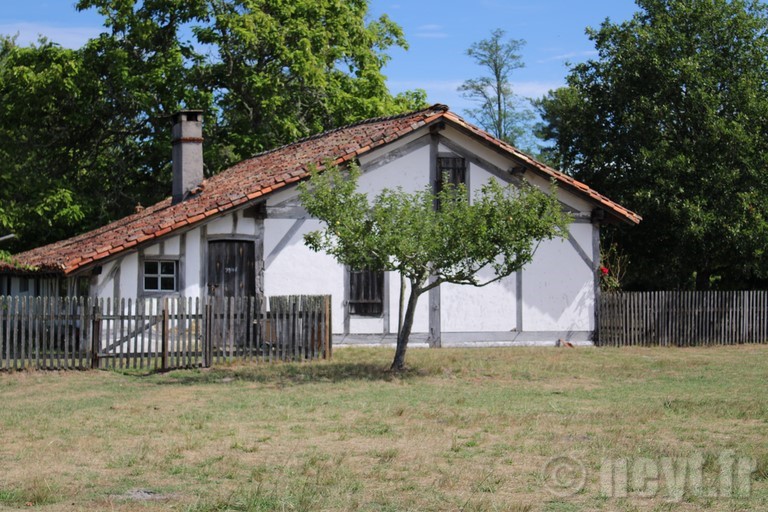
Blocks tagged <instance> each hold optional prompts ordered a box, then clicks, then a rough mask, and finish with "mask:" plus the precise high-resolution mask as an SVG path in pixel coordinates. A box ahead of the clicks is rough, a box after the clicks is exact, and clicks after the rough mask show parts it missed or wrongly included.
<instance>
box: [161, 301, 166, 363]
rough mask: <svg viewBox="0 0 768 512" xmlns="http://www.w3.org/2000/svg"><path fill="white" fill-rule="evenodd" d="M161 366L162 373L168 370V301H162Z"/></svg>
mask: <svg viewBox="0 0 768 512" xmlns="http://www.w3.org/2000/svg"><path fill="white" fill-rule="evenodd" d="M161 336H162V339H161V345H162V351H163V355H162V364H161V368H162V370H163V371H166V370H168V299H163V328H162V334H161Z"/></svg>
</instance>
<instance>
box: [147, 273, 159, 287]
mask: <svg viewBox="0 0 768 512" xmlns="http://www.w3.org/2000/svg"><path fill="white" fill-rule="evenodd" d="M144 289H145V290H157V289H159V288H158V286H157V278H156V277H146V276H145V277H144Z"/></svg>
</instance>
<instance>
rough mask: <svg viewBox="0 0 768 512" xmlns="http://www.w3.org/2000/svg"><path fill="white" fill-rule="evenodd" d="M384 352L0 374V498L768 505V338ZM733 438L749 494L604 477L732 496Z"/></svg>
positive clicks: (213, 504)
mask: <svg viewBox="0 0 768 512" xmlns="http://www.w3.org/2000/svg"><path fill="white" fill-rule="evenodd" d="M391 356H392V352H391V351H390V350H384V349H380V350H377V349H343V350H337V351H336V353H335V355H334V360H333V361H332V362H324V363H317V364H303V365H302V364H274V365H255V364H254V365H250V364H232V365H223V366H219V367H217V368H214V369H211V370H199V371H176V372H171V373H168V374H154V375H142V374H139V373H130V372H128V373H114V372H71V373H34V372H29V373H15V374H3V375H0V400H2V403H3V407H2V408H1V409H0V430H1V431H2V433H3V443H2V444H0V467H2V471H0V507H3V506H5V507H11V508H15V507H25V506H26V505H27V504H28V503H31V504H33V505H34V506H36V507H40V508H41V509H44V510H92V509H106V508H110V509H114V510H135V509H137V508H139V509H142V510H165V509H168V508H170V507H171V506H172V507H173V508H174V509H176V510H190V511H200V512H203V511H214V510H244V511H261V510H263V511H267V510H310V511H312V510H350V511H351V510H370V511H395V510H398V511H399V510H434V511H443V510H465V511H493V510H519V511H539V510H541V511H570V510H606V511H608V510H626V511H630V510H649V511H651V510H700V509H703V508H707V509H711V510H722V511H732V510H757V509H766V508H768V476H767V475H768V469H766V468H768V448H766V447H765V434H764V432H765V429H766V426H767V423H768V398H767V397H768V383H767V382H766V380H765V378H764V377H765V375H766V374H768V358H767V357H766V356H768V347H736V348H718V349H685V350H678V349H553V348H549V349H518V348H516V349H466V350H459V349H456V350H453V349H451V350H448V349H443V350H414V351H412V352H411V353H410V355H409V358H410V364H411V368H412V369H411V370H410V371H408V372H406V373H405V374H404V375H393V374H391V373H388V372H386V371H385V369H386V368H387V366H388V363H389V361H390V358H391ZM726 450H732V451H733V453H734V454H735V456H737V457H743V458H751V459H754V462H755V471H754V472H753V473H752V475H751V477H750V479H749V485H750V489H749V491H750V492H749V494H748V495H746V496H727V497H726V496H722V497H721V496H714V497H713V496H707V495H705V493H697V492H694V491H691V489H690V488H686V493H685V494H684V495H682V496H681V497H680V498H679V499H674V500H672V501H671V502H670V496H669V494H668V493H666V491H665V489H666V488H665V487H664V486H665V485H666V482H665V481H664V480H663V479H662V480H661V481H660V483H659V488H660V490H659V492H657V493H656V494H655V495H652V496H648V497H643V496H642V494H643V491H644V490H645V491H647V489H646V488H643V487H638V486H637V485H636V483H634V482H629V483H627V485H626V487H627V492H626V494H627V496H626V497H622V496H620V495H619V496H616V495H613V496H606V495H605V493H604V492H603V490H602V487H601V474H600V471H601V467H602V465H603V464H604V461H605V460H606V459H607V460H622V459H626V460H628V461H629V463H630V466H631V465H632V464H633V463H634V462H636V461H637V460H639V459H641V458H645V459H647V460H650V461H656V462H657V463H661V462H663V459H664V458H675V460H676V461H679V460H684V459H686V458H690V457H694V456H699V455H700V456H701V457H703V460H704V463H703V471H704V473H703V474H704V478H705V481H704V484H705V485H708V486H709V487H708V488H707V489H709V490H711V489H713V488H714V489H719V487H718V486H717V485H718V482H717V478H718V477H719V474H720V473H719V471H720V468H719V466H718V463H719V459H718V457H720V456H721V455H722V453H723V452H725V451H726ZM563 457H568V458H569V460H573V461H576V462H577V463H578V464H580V465H581V467H582V468H583V470H584V478H585V479H584V484H583V486H581V488H580V489H579V490H578V492H575V493H573V494H568V495H563V496H559V495H557V494H554V493H553V492H551V490H550V487H551V482H550V481H549V480H548V479H547V478H546V475H545V474H544V473H543V470H544V469H545V468H547V467H548V466H547V465H548V464H552V461H558V460H560V459H562V458H563ZM630 472H631V467H630ZM630 476H631V475H630ZM645 494H647V493H645Z"/></svg>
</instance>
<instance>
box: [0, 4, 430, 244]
mask: <svg viewBox="0 0 768 512" xmlns="http://www.w3.org/2000/svg"><path fill="white" fill-rule="evenodd" d="M77 8H78V9H95V10H97V11H98V12H99V13H100V14H102V15H103V16H104V31H103V32H102V33H101V34H100V35H99V36H98V37H96V38H94V39H92V40H90V41H88V42H87V44H86V45H85V46H84V47H83V48H80V49H76V50H68V49H63V48H60V47H59V46H57V45H55V44H52V43H50V42H48V41H44V40H43V41H40V42H39V43H38V44H36V45H32V46H28V47H21V46H18V45H17V44H16V43H15V41H14V40H13V38H9V37H2V38H0V110H2V115H0V185H1V187H0V188H1V190H0V231H3V232H6V231H9V232H14V233H16V234H17V238H15V239H14V240H12V241H10V243H8V246H7V248H8V249H10V250H12V251H14V252H15V251H19V250H23V249H27V248H30V247H34V246H37V245H40V244H43V243H46V242H51V241H54V240H57V239H60V238H63V237H66V236H70V235H73V234H75V233H77V232H82V231H86V230H88V229H91V228H93V227H96V226H99V225H103V224H104V223H105V222H107V221H110V220H113V219H115V218H119V217H121V216H123V215H125V214H127V213H130V212H131V211H132V209H133V207H134V206H135V205H136V204H138V203H142V204H145V205H146V204H151V203H154V202H156V201H158V200H160V199H162V198H163V197H166V196H167V195H169V192H170V117H171V115H172V114H173V113H174V112H175V111H176V110H178V109H179V108H185V107H186V108H201V109H203V110H205V112H206V116H207V117H206V134H205V135H206V144H205V161H206V166H207V168H206V172H207V173H208V174H209V175H210V174H215V173H217V172H219V171H220V170H222V169H224V168H226V167H227V166H229V165H231V164H232V163H234V162H237V161H239V160H241V159H243V158H247V157H249V156H251V155H253V154H255V153H257V152H260V151H263V150H266V149H270V148H272V147H275V146H278V145H281V144H285V143H287V142H290V141H293V140H295V139H297V138H300V137H303V136H308V135H311V134H313V133H317V132H320V131H323V130H326V129H330V128H334V127H336V126H339V125H342V124H347V123H350V122H353V121H356V120H360V119H364V118H368V117H374V116H379V115H388V114H394V113H398V112H402V111H405V110H411V109H415V108H419V107H421V106H423V105H424V103H425V94H424V93H423V91H411V92H409V93H405V94H402V95H398V96H396V97H395V96H393V95H391V94H390V93H389V91H388V90H387V88H386V84H385V77H384V76H383V74H382V72H381V70H382V67H383V65H384V64H385V63H386V61H387V60H388V55H387V50H388V49H389V48H391V47H392V46H402V47H405V46H406V42H405V39H404V38H403V34H402V30H401V29H400V27H399V26H397V25H396V24H394V23H393V22H392V21H391V20H389V18H387V17H386V16H381V17H380V18H377V19H369V18H368V16H367V11H368V3H367V1H366V0H295V1H292V2H283V1H280V0H188V1H184V2H179V1H175V0H144V1H143V2H134V1H133V0H80V1H79V2H78V3H77ZM4 248H5V247H4Z"/></svg>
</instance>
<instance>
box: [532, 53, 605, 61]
mask: <svg viewBox="0 0 768 512" xmlns="http://www.w3.org/2000/svg"><path fill="white" fill-rule="evenodd" d="M595 55H597V50H587V51H582V52H568V53H562V54H559V55H553V56H552V57H548V58H546V59H541V60H537V61H536V62H537V63H538V64H546V63H547V62H554V61H558V60H572V59H576V60H581V59H582V58H585V57H586V58H588V57H594V56H595Z"/></svg>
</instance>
